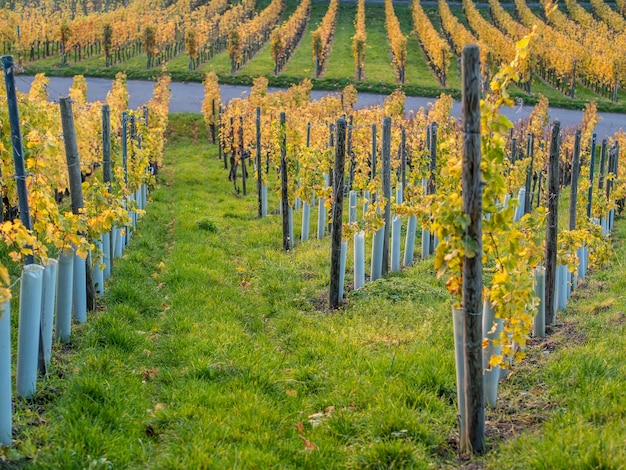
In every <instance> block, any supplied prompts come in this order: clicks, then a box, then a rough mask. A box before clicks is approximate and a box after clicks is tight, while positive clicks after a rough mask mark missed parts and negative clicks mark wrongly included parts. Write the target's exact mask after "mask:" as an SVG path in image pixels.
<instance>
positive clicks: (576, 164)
mask: <svg viewBox="0 0 626 470" xmlns="http://www.w3.org/2000/svg"><path fill="white" fill-rule="evenodd" d="M580 139H581V132H580V129H578V130H577V131H576V135H575V136H574V156H573V158H572V184H571V187H570V197H569V229H570V230H576V203H577V202H578V174H579V173H580Z"/></svg>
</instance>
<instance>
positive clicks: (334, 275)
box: [329, 118, 346, 310]
mask: <svg viewBox="0 0 626 470" xmlns="http://www.w3.org/2000/svg"><path fill="white" fill-rule="evenodd" d="M336 129H337V138H336V139H335V144H336V145H335V169H334V173H335V175H334V178H333V182H334V184H333V228H332V232H331V240H332V245H331V253H330V302H329V305H330V308H331V309H333V310H334V309H336V308H337V307H339V302H340V301H341V299H340V298H339V292H340V290H341V289H340V280H341V277H342V276H341V272H340V271H341V238H342V225H343V224H342V217H343V178H344V175H343V173H344V166H345V160H346V120H345V119H344V118H340V119H339V120H338V121H337V126H336Z"/></svg>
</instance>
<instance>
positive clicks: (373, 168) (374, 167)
mask: <svg viewBox="0 0 626 470" xmlns="http://www.w3.org/2000/svg"><path fill="white" fill-rule="evenodd" d="M376 153H377V149H376V124H372V166H371V167H370V179H374V178H376Z"/></svg>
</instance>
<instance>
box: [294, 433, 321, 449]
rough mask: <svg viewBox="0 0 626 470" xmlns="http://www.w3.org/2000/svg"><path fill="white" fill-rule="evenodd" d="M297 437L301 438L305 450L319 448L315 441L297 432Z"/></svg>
mask: <svg viewBox="0 0 626 470" xmlns="http://www.w3.org/2000/svg"><path fill="white" fill-rule="evenodd" d="M298 437H299V438H300V439H302V442H304V449H305V450H319V447H317V444H315V442H311V441H309V440H308V439H307V438H306V437H304V436H303V435H302V434H298Z"/></svg>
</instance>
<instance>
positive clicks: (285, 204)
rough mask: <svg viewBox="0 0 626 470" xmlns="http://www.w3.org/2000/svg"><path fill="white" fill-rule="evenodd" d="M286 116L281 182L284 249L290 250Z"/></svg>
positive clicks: (282, 139) (282, 135)
mask: <svg viewBox="0 0 626 470" xmlns="http://www.w3.org/2000/svg"><path fill="white" fill-rule="evenodd" d="M285 121H286V116H285V113H284V112H281V113H280V131H281V135H280V181H281V201H280V203H281V208H282V213H283V248H284V249H285V250H289V193H288V188H287V129H286V128H285V127H286V124H285Z"/></svg>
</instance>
